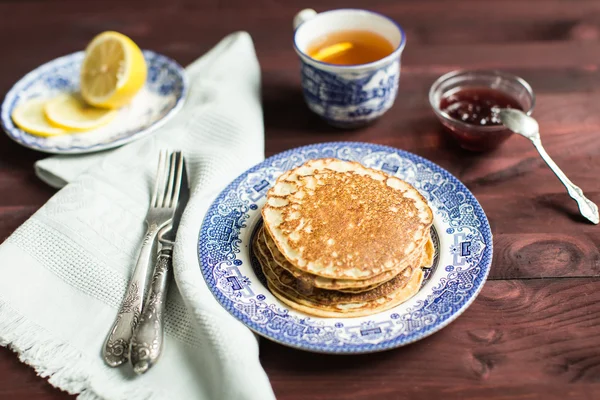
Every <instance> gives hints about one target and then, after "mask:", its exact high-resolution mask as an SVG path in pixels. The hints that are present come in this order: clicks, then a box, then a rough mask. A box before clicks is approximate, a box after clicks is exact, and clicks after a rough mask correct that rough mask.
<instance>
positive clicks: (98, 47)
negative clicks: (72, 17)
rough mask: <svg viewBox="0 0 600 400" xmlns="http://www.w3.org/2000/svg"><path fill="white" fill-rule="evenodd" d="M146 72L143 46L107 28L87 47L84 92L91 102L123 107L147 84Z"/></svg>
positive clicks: (82, 83)
mask: <svg viewBox="0 0 600 400" xmlns="http://www.w3.org/2000/svg"><path fill="white" fill-rule="evenodd" d="M146 75H147V68H146V61H145V60H144V55H143V54H142V51H141V50H140V48H139V47H138V46H137V45H136V44H135V43H134V42H133V41H132V40H131V39H129V38H128V37H127V36H125V35H123V34H120V33H118V32H112V31H108V32H103V33H101V34H99V35H98V36H96V37H95V38H94V39H92V41H91V42H90V44H88V46H87V48H86V49H85V58H84V60H83V64H82V66H81V95H82V96H83V99H84V100H85V101H86V102H87V103H88V104H90V105H93V106H96V107H102V108H109V109H114V108H119V107H121V106H123V105H125V104H127V103H129V102H130V101H131V99H133V96H135V94H136V93H137V92H138V91H139V90H140V89H141V88H142V87H143V86H144V83H145V82H146Z"/></svg>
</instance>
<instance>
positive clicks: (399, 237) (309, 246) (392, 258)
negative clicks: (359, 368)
mask: <svg viewBox="0 0 600 400" xmlns="http://www.w3.org/2000/svg"><path fill="white" fill-rule="evenodd" d="M262 215H263V219H264V226H265V228H266V230H267V232H268V234H269V235H270V237H271V238H272V239H273V241H274V242H275V245H276V247H277V249H278V250H279V251H280V253H281V254H282V255H283V256H284V257H285V258H286V259H287V260H288V261H289V262H290V264H291V265H292V266H294V267H295V268H296V269H297V270H300V271H303V272H306V273H308V274H312V275H317V276H320V277H323V278H329V279H337V280H342V279H343V280H357V281H362V282H361V283H360V286H359V287H361V286H364V284H365V280H367V279H370V278H374V277H378V276H379V277H381V274H383V273H385V272H388V271H396V273H397V272H399V271H398V266H403V265H405V264H406V261H407V260H409V259H411V257H416V256H417V255H421V252H422V251H423V248H422V246H424V245H425V243H426V240H427V236H428V233H429V228H430V226H431V224H432V221H433V214H432V212H431V209H430V208H429V206H428V205H427V202H426V200H425V199H424V198H423V196H421V194H420V193H419V192H418V191H417V190H416V189H415V188H414V187H412V186H411V185H409V184H408V183H406V182H404V181H402V180H401V179H399V178H396V177H392V176H389V175H387V174H385V173H384V172H382V171H378V170H374V169H370V168H366V167H363V166H362V165H361V164H359V163H356V162H348V161H341V160H337V159H319V160H311V161H308V162H307V163H305V164H303V165H302V166H300V167H298V168H295V169H293V170H291V171H288V172H287V173H285V174H283V175H282V176H280V177H279V178H278V179H277V181H276V183H275V185H274V186H273V187H272V188H271V189H270V190H269V192H268V194H267V204H266V205H265V207H264V208H263V210H262ZM392 275H393V273H392ZM377 281H378V280H377V279H376V282H377Z"/></svg>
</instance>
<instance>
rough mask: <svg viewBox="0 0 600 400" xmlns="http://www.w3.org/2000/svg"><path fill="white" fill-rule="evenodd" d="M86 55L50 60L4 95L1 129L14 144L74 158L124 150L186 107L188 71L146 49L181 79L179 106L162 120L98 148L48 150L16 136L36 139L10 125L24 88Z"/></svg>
mask: <svg viewBox="0 0 600 400" xmlns="http://www.w3.org/2000/svg"><path fill="white" fill-rule="evenodd" d="M84 53H85V51H84V50H80V51H76V52H73V53H69V54H66V55H64V56H60V57H57V58H54V59H52V60H50V61H47V62H45V63H43V64H41V65H39V66H37V67H36V68H34V69H32V70H31V71H29V72H27V73H26V74H25V75H23V76H22V77H21V78H20V79H19V80H18V81H17V82H15V83H14V84H13V86H12V87H11V88H10V89H9V90H8V92H7V93H6V96H4V99H3V100H2V106H1V107H0V126H2V129H3V131H4V133H5V134H6V135H7V136H8V137H9V138H10V139H11V140H12V141H14V142H15V143H18V144H20V145H21V146H23V147H26V148H28V149H32V150H36V151H39V152H42V153H46V154H65V155H66V154H71V155H73V154H89V153H96V152H99V151H103V150H109V149H114V148H115V147H120V146H123V145H125V144H127V143H131V142H133V141H136V140H139V139H142V138H144V137H146V136H148V135H149V134H151V133H153V132H154V131H156V130H157V129H158V128H160V127H161V126H163V125H164V124H165V123H166V122H167V121H168V120H170V119H171V118H172V117H173V116H174V115H175V114H176V113H177V112H179V110H181V108H182V107H183V105H184V103H185V100H186V98H187V94H188V91H189V79H188V76H187V74H186V73H185V68H183V67H182V66H181V65H180V64H179V63H178V62H177V61H175V60H174V59H172V58H170V57H168V56H166V55H164V54H161V53H157V52H155V51H153V50H148V49H144V50H142V53H144V58H146V56H147V55H149V56H151V57H153V58H156V59H158V60H161V61H163V60H164V62H166V63H168V64H169V65H170V66H171V68H172V69H173V70H174V71H176V73H177V75H178V76H179V77H180V78H181V94H180V95H179V97H178V98H177V100H176V102H175V105H174V106H173V107H172V108H171V109H170V110H169V111H168V112H167V113H166V114H165V115H164V116H163V117H162V118H161V119H159V120H157V121H155V122H154V123H153V124H152V125H150V126H149V127H147V128H145V129H141V130H139V131H137V132H134V133H133V134H131V135H129V136H126V137H123V138H120V139H116V140H113V141H111V142H109V143H104V144H94V145H91V146H86V147H79V146H73V147H70V148H68V149H61V148H47V147H40V146H36V145H34V144H30V143H27V142H24V141H22V140H20V138H19V137H18V135H15V134H14V131H16V130H18V131H20V132H22V133H23V134H24V135H29V136H32V135H30V134H29V133H27V132H25V131H23V130H22V129H20V128H19V127H17V126H16V125H15V126H14V127H10V126H8V121H9V120H10V119H11V116H10V113H9V112H10V110H9V108H10V104H11V103H12V101H13V99H14V98H15V97H16V96H17V95H18V94H19V93H20V92H21V91H22V90H23V87H24V86H26V85H27V84H29V83H30V82H32V81H34V80H35V79H37V77H38V76H39V75H40V74H41V73H43V72H44V70H45V69H47V68H50V67H52V66H53V65H54V64H56V65H57V66H59V65H60V63H66V62H68V61H69V60H70V59H71V58H74V57H78V56H81V55H83V54H84ZM13 125H14V124H13Z"/></svg>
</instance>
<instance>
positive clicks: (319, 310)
mask: <svg viewBox="0 0 600 400" xmlns="http://www.w3.org/2000/svg"><path fill="white" fill-rule="evenodd" d="M422 282H423V270H422V269H421V268H417V269H416V270H415V271H414V272H413V274H412V276H411V277H410V279H409V281H408V283H407V284H406V286H404V287H403V288H400V289H398V290H397V291H396V292H395V293H393V294H391V295H388V296H384V297H382V298H379V299H377V300H374V301H369V302H364V303H354V304H337V305H331V306H323V305H320V304H316V303H314V302H311V301H307V300H303V299H294V298H290V297H289V295H288V294H287V293H285V292H282V291H280V290H279V289H278V288H277V287H275V286H273V285H271V283H269V285H268V286H269V290H270V291H271V293H273V295H274V296H275V297H277V298H278V299H279V300H280V301H281V302H282V303H284V304H286V305H287V306H288V307H290V308H293V309H295V310H297V311H300V312H303V313H306V314H310V315H314V316H317V317H322V318H336V317H337V318H339V317H344V318H346V317H362V316H366V315H372V314H375V313H378V312H382V311H386V310H389V309H390V308H393V307H395V306H397V305H398V304H402V303H404V302H405V301H407V300H408V299H410V298H411V297H413V296H414V295H415V294H417V292H418V291H419V288H420V287H421V283H422Z"/></svg>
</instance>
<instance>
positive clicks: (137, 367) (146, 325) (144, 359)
mask: <svg viewBox="0 0 600 400" xmlns="http://www.w3.org/2000/svg"><path fill="white" fill-rule="evenodd" d="M171 255H172V247H170V246H169V247H166V248H165V247H163V249H161V251H160V253H159V256H158V260H157V262H156V267H155V269H154V275H153V276H152V284H151V286H150V291H149V292H148V296H147V297H146V301H145V302H144V309H143V311H142V315H141V317H140V322H139V323H138V325H137V327H136V330H135V332H134V334H133V338H132V339H131V352H130V361H131V365H132V366H133V370H134V371H135V372H136V373H137V374H143V373H145V372H146V371H148V370H149V369H150V368H152V366H153V365H154V364H155V363H156V361H157V360H158V357H159V356H160V354H161V351H162V347H163V339H164V314H165V303H166V299H167V290H168V286H167V285H168V282H169V276H170V275H171V269H172V268H171V266H172V264H171V260H172V258H171V257H172V256H171Z"/></svg>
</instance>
